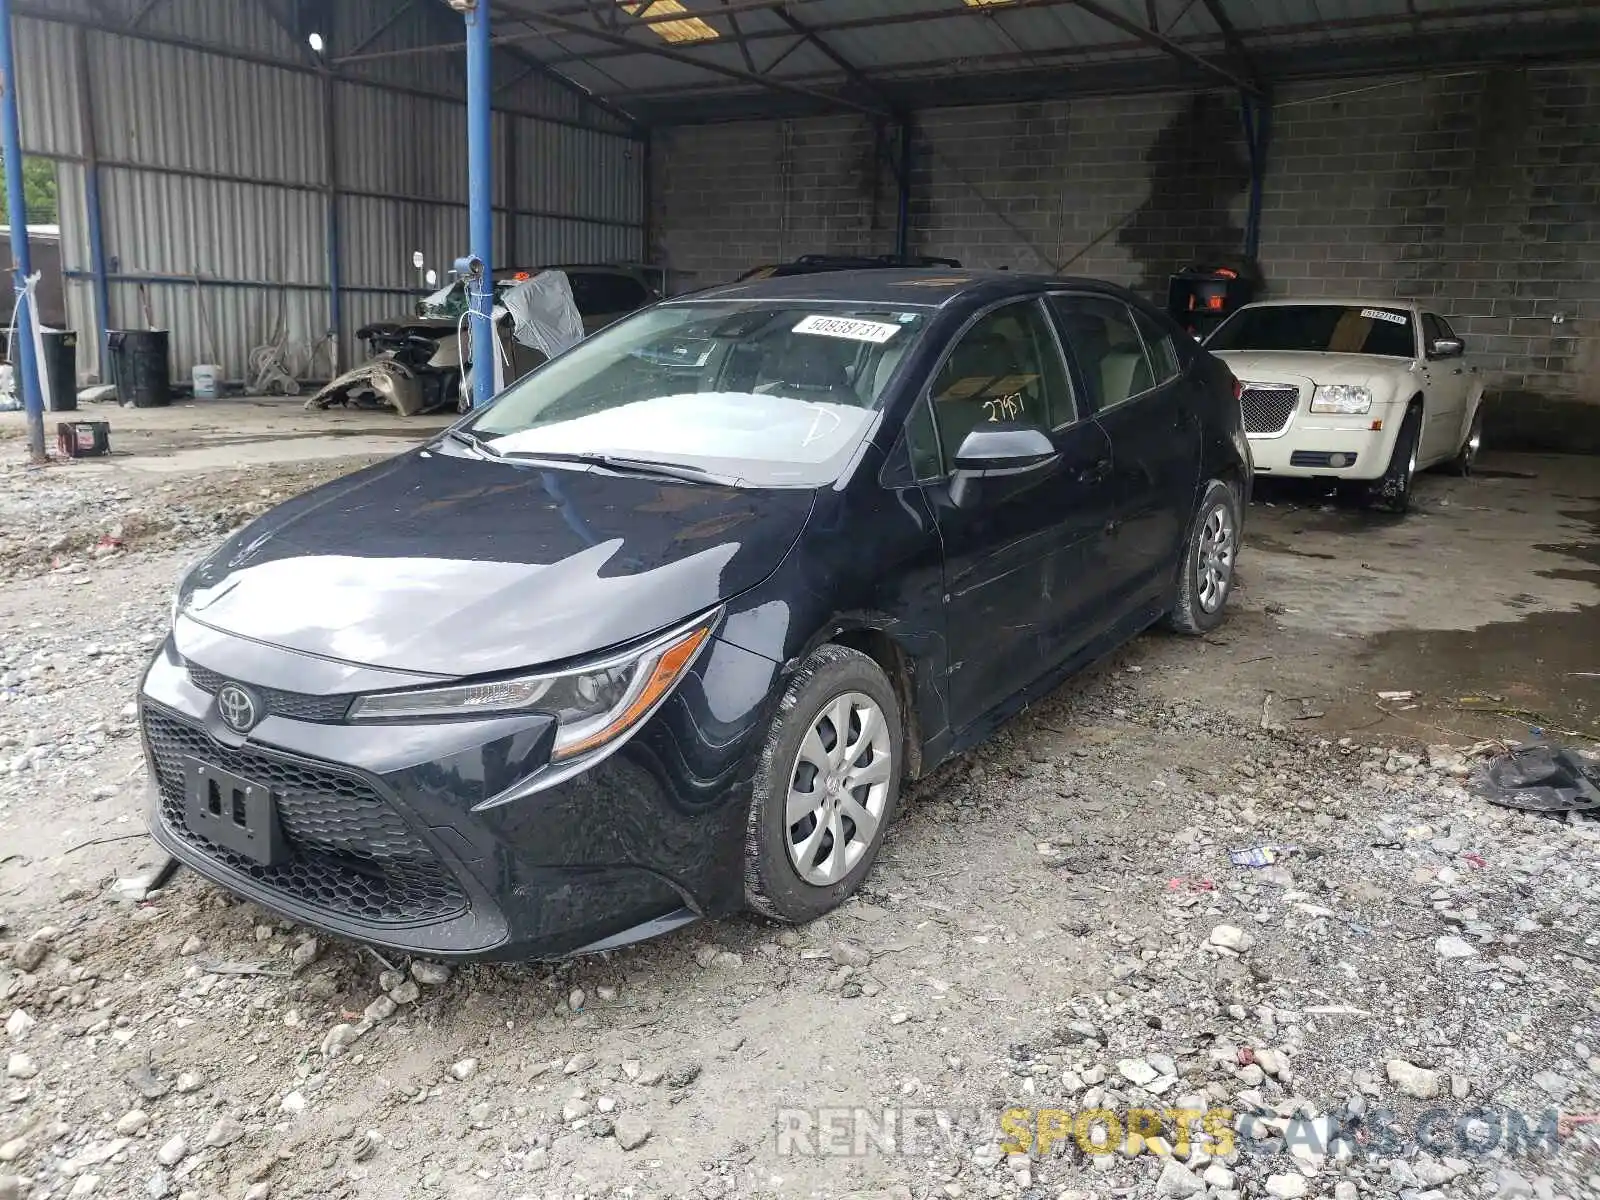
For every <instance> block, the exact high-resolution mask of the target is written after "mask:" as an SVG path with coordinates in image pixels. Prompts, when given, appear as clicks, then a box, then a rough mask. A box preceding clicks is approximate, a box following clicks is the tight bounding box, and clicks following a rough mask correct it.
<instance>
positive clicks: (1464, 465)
mask: <svg viewBox="0 0 1600 1200" xmlns="http://www.w3.org/2000/svg"><path fill="white" fill-rule="evenodd" d="M1482 446H1483V406H1482V405H1481V404H1480V405H1479V406H1478V407H1477V408H1476V409H1474V410H1473V413H1472V424H1471V425H1469V426H1468V427H1467V436H1466V437H1464V438H1462V439H1461V449H1459V450H1457V451H1456V456H1455V457H1454V458H1452V459H1451V460H1450V461H1449V462H1448V463H1446V464H1445V470H1447V471H1449V472H1450V474H1452V475H1471V474H1472V468H1473V467H1474V466H1476V465H1477V462H1478V451H1479V450H1480V449H1481V448H1482Z"/></svg>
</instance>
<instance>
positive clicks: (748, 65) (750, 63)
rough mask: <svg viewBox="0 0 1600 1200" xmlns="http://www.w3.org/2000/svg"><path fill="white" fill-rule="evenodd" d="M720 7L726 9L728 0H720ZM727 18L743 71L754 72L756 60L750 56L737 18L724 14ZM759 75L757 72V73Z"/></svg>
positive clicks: (748, 44)
mask: <svg viewBox="0 0 1600 1200" xmlns="http://www.w3.org/2000/svg"><path fill="white" fill-rule="evenodd" d="M722 7H723V8H724V9H726V8H727V7H728V0H722ZM724 15H726V16H727V18H728V28H729V29H731V30H733V39H734V41H736V42H738V43H739V57H740V58H742V59H744V66H745V70H747V71H755V69H756V60H755V58H754V57H753V56H752V55H751V54H750V43H749V42H747V41H745V40H744V30H743V29H740V28H739V17H738V15H737V14H736V13H731V12H730V13H725V14H724ZM757 73H758V74H759V72H757Z"/></svg>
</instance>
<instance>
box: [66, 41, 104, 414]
mask: <svg viewBox="0 0 1600 1200" xmlns="http://www.w3.org/2000/svg"><path fill="white" fill-rule="evenodd" d="M72 51H73V63H74V66H75V69H76V71H77V76H78V107H79V110H80V111H79V122H80V127H81V129H82V135H83V158H84V161H83V200H84V205H83V206H84V215H85V217H87V219H88V224H89V273H90V274H91V275H93V276H94V283H93V286H94V319H95V325H96V329H95V346H96V351H95V362H96V363H97V364H98V366H99V375H100V380H101V382H102V383H104V382H107V381H108V380H109V379H110V378H111V360H110V349H109V341H110V338H109V331H110V329H111V285H110V283H109V282H108V281H107V274H108V272H107V270H106V233H105V221H104V219H103V218H102V217H101V215H100V147H99V142H98V141H97V140H96V139H97V135H96V133H95V128H94V111H95V110H94V84H93V78H92V73H91V72H90V70H89V35H88V34H87V33H85V32H84V29H83V26H82V25H74V26H73V27H72Z"/></svg>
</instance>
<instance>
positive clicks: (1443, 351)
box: [1428, 338, 1467, 358]
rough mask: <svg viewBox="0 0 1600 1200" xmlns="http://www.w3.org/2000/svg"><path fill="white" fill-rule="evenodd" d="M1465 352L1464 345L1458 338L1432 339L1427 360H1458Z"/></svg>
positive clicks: (1465, 347)
mask: <svg viewBox="0 0 1600 1200" xmlns="http://www.w3.org/2000/svg"><path fill="white" fill-rule="evenodd" d="M1466 352H1467V346H1466V343H1465V342H1463V341H1462V340H1461V339H1460V338H1434V339H1433V345H1431V346H1429V347H1428V357H1429V358H1460V357H1461V356H1462V355H1463V354H1465V353H1466Z"/></svg>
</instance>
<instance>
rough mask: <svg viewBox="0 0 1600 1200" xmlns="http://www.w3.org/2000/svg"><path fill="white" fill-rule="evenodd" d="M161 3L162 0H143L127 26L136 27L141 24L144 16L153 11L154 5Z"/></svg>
mask: <svg viewBox="0 0 1600 1200" xmlns="http://www.w3.org/2000/svg"><path fill="white" fill-rule="evenodd" d="M161 3H163V0H144V3H143V4H141V5H140V6H139V11H138V12H136V13H134V14H133V19H132V20H130V21H129V22H128V28H129V29H137V28H139V26H141V25H143V24H144V22H145V18H146V17H148V16H149V15H150V14H151V13H153V12H155V10H156V7H157V6H158V5H159V4H161Z"/></svg>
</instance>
